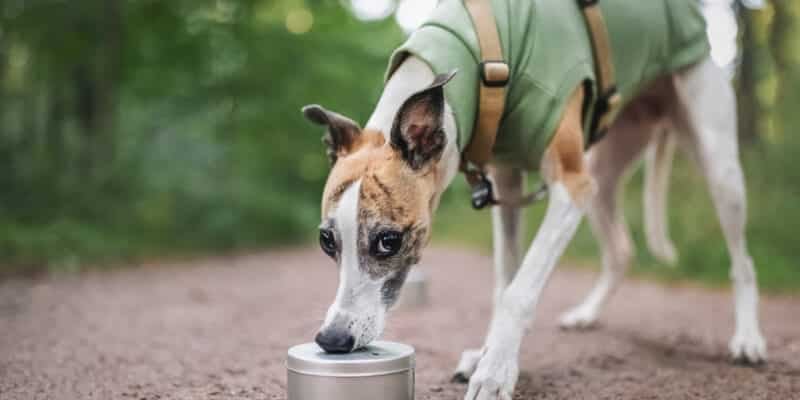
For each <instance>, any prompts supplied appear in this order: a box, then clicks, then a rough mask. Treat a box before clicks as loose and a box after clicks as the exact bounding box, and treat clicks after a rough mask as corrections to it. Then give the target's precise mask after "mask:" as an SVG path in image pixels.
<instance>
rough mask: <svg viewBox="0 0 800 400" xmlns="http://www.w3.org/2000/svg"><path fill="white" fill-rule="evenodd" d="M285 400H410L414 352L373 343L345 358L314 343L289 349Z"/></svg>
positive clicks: (386, 344) (402, 346)
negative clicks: (330, 352) (286, 397)
mask: <svg viewBox="0 0 800 400" xmlns="http://www.w3.org/2000/svg"><path fill="white" fill-rule="evenodd" d="M286 370H287V385H286V387H287V391H288V400H375V399H383V400H413V398H414V348H413V347H411V346H408V345H404V344H401V343H394V342H384V341H376V342H373V343H372V344H370V345H369V346H366V347H364V348H362V349H359V350H356V351H354V352H352V353H348V354H328V353H326V352H325V351H324V350H322V349H321V348H320V347H319V346H318V345H317V344H316V343H305V344H301V345H297V346H294V347H292V348H291V349H289V352H288V357H287V360H286Z"/></svg>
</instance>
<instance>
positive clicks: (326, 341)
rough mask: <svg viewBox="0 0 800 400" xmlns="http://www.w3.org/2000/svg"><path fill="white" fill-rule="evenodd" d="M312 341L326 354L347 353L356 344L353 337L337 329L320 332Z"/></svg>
mask: <svg viewBox="0 0 800 400" xmlns="http://www.w3.org/2000/svg"><path fill="white" fill-rule="evenodd" d="M314 341H315V342H317V344H318V345H319V347H322V349H323V350H325V351H326V352H328V353H349V352H351V351H353V346H355V344H356V339H355V338H354V337H353V335H351V334H350V333H348V332H346V331H342V330H338V329H328V330H323V331H320V332H319V333H318V334H317V337H316V338H314Z"/></svg>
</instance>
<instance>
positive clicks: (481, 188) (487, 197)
mask: <svg viewBox="0 0 800 400" xmlns="http://www.w3.org/2000/svg"><path fill="white" fill-rule="evenodd" d="M494 201H495V199H494V190H493V189H492V182H491V181H490V180H489V178H487V177H486V175H485V174H481V175H480V180H479V181H478V182H477V183H475V184H474V185H472V208H474V209H476V210H480V209H483V208H484V207H486V206H487V205H490V204H494Z"/></svg>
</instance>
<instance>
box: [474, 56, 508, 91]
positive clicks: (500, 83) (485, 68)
mask: <svg viewBox="0 0 800 400" xmlns="http://www.w3.org/2000/svg"><path fill="white" fill-rule="evenodd" d="M478 68H479V69H480V75H481V82H483V85H484V86H487V87H504V86H506V85H508V79H509V77H510V76H511V68H510V67H509V66H508V64H506V62H505V61H502V60H487V61H481V63H480V64H478Z"/></svg>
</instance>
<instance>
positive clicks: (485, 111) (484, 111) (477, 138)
mask: <svg viewBox="0 0 800 400" xmlns="http://www.w3.org/2000/svg"><path fill="white" fill-rule="evenodd" d="M464 5H465V6H466V8H467V11H469V14H470V16H471V17H472V24H473V26H474V27H475V33H476V34H477V36H478V43H479V45H480V50H481V63H480V64H479V68H480V71H479V72H480V76H481V85H480V92H479V96H478V115H477V118H476V121H475V128H474V132H473V134H472V139H471V140H470V143H469V144H468V145H467V147H466V148H465V149H464V158H465V159H466V161H468V162H470V163H472V164H474V165H475V166H476V167H478V168H480V169H483V167H484V165H486V163H488V162H489V160H490V159H491V158H492V149H493V148H494V142H495V139H496V138H497V130H498V128H499V127H500V118H501V117H502V116H503V109H504V108H505V103H506V85H507V84H508V78H509V76H510V69H509V67H508V64H507V63H506V62H505V60H504V58H503V48H502V45H501V43H500V35H499V34H498V32H497V23H496V21H495V18H494V13H493V11H492V3H491V1H490V0H464Z"/></svg>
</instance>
